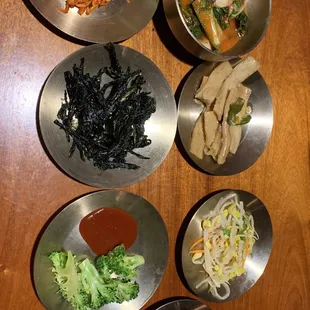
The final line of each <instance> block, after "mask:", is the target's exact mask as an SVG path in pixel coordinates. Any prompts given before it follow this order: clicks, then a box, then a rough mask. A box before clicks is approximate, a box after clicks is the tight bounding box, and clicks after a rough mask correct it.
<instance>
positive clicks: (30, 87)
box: [0, 0, 310, 310]
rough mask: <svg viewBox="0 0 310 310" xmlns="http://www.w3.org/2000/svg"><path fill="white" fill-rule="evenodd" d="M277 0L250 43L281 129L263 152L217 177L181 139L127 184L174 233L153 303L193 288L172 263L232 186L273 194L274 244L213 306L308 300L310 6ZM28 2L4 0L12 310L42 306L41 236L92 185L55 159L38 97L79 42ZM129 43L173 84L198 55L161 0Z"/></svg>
mask: <svg viewBox="0 0 310 310" xmlns="http://www.w3.org/2000/svg"><path fill="white" fill-rule="evenodd" d="M25 1H26V0H25ZM273 2H274V4H273V15H272V19H271V25H270V27H269V30H268V33H267V35H266V36H265V38H264V40H263V41H262V43H261V44H260V45H259V46H258V47H257V48H256V49H255V51H254V52H253V53H252V54H253V55H254V56H255V58H256V59H257V60H259V61H260V62H261V64H262V68H261V70H260V72H261V73H262V75H263V76H264V78H265V80H266V82H267V84H268V85H269V88H270V91H271V94H272V98H273V105H274V112H275V125H274V128H273V132H272V136H271V139H270V142H269V144H268V147H267V149H266V150H265V152H264V153H263V155H262V156H261V157H260V159H259V160H258V161H257V162H256V163H255V164H254V166H253V167H251V168H250V169H248V170H247V171H245V172H243V173H241V174H239V175H236V176H232V177H213V176H208V175H205V174H203V173H200V172H198V171H197V170H195V169H193V168H192V167H191V166H190V165H189V164H188V163H187V162H186V160H185V159H184V158H183V157H182V156H181V154H180V152H179V151H178V149H177V147H176V145H174V146H173V147H172V150H171V151H170V153H169V155H168V157H167V159H166V160H165V161H164V163H163V164H162V165H161V166H160V168H159V169H157V171H155V172H154V173H153V174H152V175H151V176H149V177H148V178H147V179H145V180H143V181H141V182H140V183H138V184H136V185H133V186H129V187H127V188H124V189H125V190H127V191H130V192H133V193H136V194H139V195H141V196H143V197H144V198H146V199H147V200H149V201H150V202H151V203H152V204H154V205H155V206H156V208H157V209H158V210H159V212H160V214H161V215H162V217H163V219H164V221H165V223H166V225H167V228H168V231H169V241H170V258H169V265H168V268H167V271H166V274H165V276H164V278H163V281H162V283H161V284H160V287H159V288H158V290H157V291H156V293H155V294H154V296H153V297H152V298H151V300H150V301H149V303H148V304H147V306H150V305H151V304H153V303H155V302H158V301H159V300H162V299H165V298H169V297H172V296H181V295H182V296H192V295H191V294H190V293H189V292H188V291H187V290H186V289H185V288H184V286H183V285H182V283H181V281H180V280H179V277H178V275H177V272H176V267H175V263H174V262H175V260H174V249H175V241H176V236H177V234H178V230H179V227H180V225H181V223H182V220H183V219H184V217H185V215H186V214H187V212H188V211H189V210H190V209H191V207H192V206H193V205H194V204H195V203H196V202H197V201H198V200H199V199H201V198H202V197H203V196H205V195H206V194H208V193H211V192H213V191H216V190H219V189H228V188H230V189H243V190H247V191H250V192H252V193H253V194H255V195H257V196H258V197H259V198H260V199H261V200H262V201H263V202H264V203H265V204H266V206H267V207H268V210H269V212H270V215H271V218H272V222H273V232H274V239H273V250H272V253H271V257H270V261H269V264H268V266H267V268H266V270H265V273H264V274H263V276H262V277H261V279H260V280H259V281H258V283H257V284H256V285H255V286H254V287H253V288H252V289H251V290H250V291H249V292H248V293H247V294H245V296H243V297H241V298H239V299H237V300H235V301H232V302H228V303H223V304H210V306H211V307H212V309H213V310H217V309H225V310H231V309H252V310H254V309H264V310H267V309H270V310H275V309H281V310H284V309H287V310H302V309H303V310H307V309H310V241H309V240H310V200H309V195H310V182H309V177H310V173H309V151H310V149H309V134H310V125H309V116H310V104H309V99H310V97H309V93H310V86H309V82H310V72H309V71H310V64H309V61H310V60H309V47H310V45H309V36H310V32H309V26H310V24H309V19H310V11H309V10H310V6H309V1H308V0H300V1H294V2H293V1H291V0H282V1H280V0H274V1H273ZM25 3H26V2H25ZM25 3H23V2H22V1H9V0H4V1H2V2H1V8H2V10H1V11H2V14H1V28H0V29H1V30H0V31H1V32H0V44H1V48H0V55H1V57H0V93H1V99H0V100H1V103H0V176H1V181H0V199H1V203H0V210H1V211H0V286H1V289H0V309H5V310H8V309H11V310H18V309H23V310H24V309H25V310H28V309H29V310H35V309H43V306H42V305H41V304H40V302H39V300H38V299H37V297H36V295H35V292H34V290H33V287H32V283H31V273H30V261H31V253H32V250H33V246H34V243H35V240H36V238H37V235H38V233H39V232H40V230H41V228H42V226H43V225H44V224H45V223H46V221H47V220H48V218H49V217H50V216H51V215H52V214H53V213H54V212H55V211H56V210H57V209H58V208H60V207H61V206H62V205H64V204H65V203H66V202H68V201H69V200H71V199H74V198H75V197H77V196H79V195H82V194H86V193H89V192H91V191H94V190H95V188H92V187H88V186H85V185H82V184H79V183H78V182H76V181H74V180H72V179H70V178H68V177H66V176H65V175H64V174H63V173H62V172H61V171H59V170H58V169H57V168H56V167H55V166H54V165H53V163H52V162H51V161H50V160H49V159H48V157H47V155H46V154H45V152H44V150H43V148H42V146H41V144H40V141H39V138H38V134H37V127H36V126H37V125H36V109H37V100H38V96H39V92H40V90H41V88H42V85H43V83H44V81H45V79H46V77H47V76H48V74H49V73H50V71H51V70H52V69H53V67H54V66H55V65H57V64H58V62H60V61H61V60H62V59H63V58H65V57H66V56H67V55H69V54H70V53H72V52H74V51H75V50H77V49H79V48H81V47H82V46H81V45H78V44H76V43H73V42H70V41H68V40H66V39H64V38H62V37H61V36H60V35H59V33H58V32H57V34H55V33H53V32H52V31H51V30H49V29H48V28H47V27H45V26H44V25H43V24H42V23H40V21H42V19H41V18H39V20H38V19H36V17H35V16H34V15H33V14H32V13H31V12H30V11H29V9H28V8H27V6H29V4H28V3H26V5H27V6H26V5H25ZM36 16H37V15H36ZM123 44H124V45H126V46H130V47H133V48H135V49H136V50H138V51H140V52H142V53H143V54H145V55H146V56H148V57H149V58H151V59H152V60H153V61H154V62H155V63H156V64H157V65H158V66H159V68H160V69H161V70H162V71H163V73H164V74H165V75H166V77H167V79H168V81H169V83H170V85H171V87H172V88H173V90H174V91H176V90H177V88H178V85H179V84H180V81H181V80H182V78H183V77H184V76H185V74H186V73H187V72H188V71H189V70H190V69H191V67H192V66H195V65H197V64H198V63H199V61H198V60H197V59H195V58H194V57H190V56H189V55H188V54H186V53H185V52H184V50H183V49H182V48H181V46H180V45H178V43H177V42H176V41H175V39H174V38H173V37H172V35H171V33H170V32H169V31H168V30H167V25H166V22H165V19H164V15H163V11H162V8H161V7H159V9H158V11H157V12H156V14H155V17H154V19H153V21H151V22H150V23H149V24H148V25H147V27H145V29H143V30H142V31H141V32H140V33H139V34H137V35H135V36H134V37H133V38H131V39H129V40H127V41H126V42H124V43H123Z"/></svg>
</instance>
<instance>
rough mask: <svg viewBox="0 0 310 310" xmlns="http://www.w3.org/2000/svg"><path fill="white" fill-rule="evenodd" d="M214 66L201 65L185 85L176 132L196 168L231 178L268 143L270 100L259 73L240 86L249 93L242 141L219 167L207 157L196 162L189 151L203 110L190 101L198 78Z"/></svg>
mask: <svg viewBox="0 0 310 310" xmlns="http://www.w3.org/2000/svg"><path fill="white" fill-rule="evenodd" d="M238 61H239V60H234V61H231V63H232V65H234V64H235V63H236V62H238ZM216 65H217V64H216V63H208V62H205V63H202V64H201V65H200V66H198V67H197V68H196V69H195V70H194V71H193V72H192V73H191V75H190V76H189V78H188V79H187V81H186V82H185V85H184V87H183V90H182V93H181V96H180V99H179V116H178V130H179V133H180V137H181V140H182V143H183V146H184V148H185V150H186V152H187V153H188V155H189V156H190V158H191V159H192V160H193V161H194V162H195V164H196V165H197V166H198V167H200V168H201V169H203V170H204V171H206V172H208V173H211V174H214V175H233V174H237V173H240V172H242V171H244V170H246V169H247V168H249V167H250V166H251V165H253V164H254V163H255V162H256V161H257V159H258V158H259V157H260V155H261V154H262V153H263V151H264V149H265V147H266V145H267V143H268V141H269V137H270V134H271V130H272V126H273V111H272V103H271V96H270V93H269V90H268V87H267V85H266V83H265V81H264V79H263V77H262V76H261V75H260V73H259V72H256V73H254V74H253V75H252V76H251V77H249V78H248V79H247V80H246V81H245V82H244V83H242V84H244V85H245V86H247V87H249V88H250V89H251V90H252V95H251V97H250V100H249V105H250V106H251V107H252V110H253V112H252V120H251V121H250V123H249V124H248V125H246V126H243V131H242V139H241V143H240V146H239V148H238V151H237V153H236V154H235V155H232V154H229V155H228V157H227V160H226V162H225V163H224V164H223V165H218V164H217V163H216V162H215V161H214V160H213V159H212V157H211V156H204V158H203V159H202V160H200V159H199V158H197V157H196V156H194V155H193V154H191V153H190V151H189V146H190V139H191V133H192V128H193V126H194V124H195V122H196V120H197V118H198V116H199V114H200V112H201V111H202V109H203V108H202V106H200V105H199V104H197V103H196V102H195V101H194V95H195V92H196V90H197V89H198V88H199V86H200V83H201V79H202V77H203V76H204V75H209V74H210V73H211V72H212V70H213V69H214V68H215V67H216Z"/></svg>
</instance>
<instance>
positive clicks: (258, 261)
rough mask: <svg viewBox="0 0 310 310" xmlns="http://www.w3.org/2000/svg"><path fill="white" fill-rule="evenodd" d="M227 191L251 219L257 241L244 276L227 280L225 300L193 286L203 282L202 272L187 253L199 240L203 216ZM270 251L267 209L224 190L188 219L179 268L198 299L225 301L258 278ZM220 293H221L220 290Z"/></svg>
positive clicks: (250, 198) (253, 199)
mask: <svg viewBox="0 0 310 310" xmlns="http://www.w3.org/2000/svg"><path fill="white" fill-rule="evenodd" d="M230 192H236V193H237V195H238V196H239V199H240V200H241V201H243V203H244V209H245V211H246V212H248V213H251V214H252V216H253V218H254V226H255V230H256V231H257V233H258V235H259V239H258V240H257V241H256V242H255V244H254V246H253V252H252V253H251V254H250V255H249V256H248V257H247V259H246V261H245V265H244V269H245V271H246V272H245V273H244V274H242V275H241V276H239V277H235V278H233V279H232V280H230V281H229V284H230V295H229V296H228V298H226V299H225V300H219V299H217V298H216V297H214V296H213V295H212V294H211V293H210V292H209V290H208V287H206V286H204V285H203V286H201V287H199V288H198V289H197V288H196V285H197V284H198V283H199V282H201V281H202V280H204V279H205V273H204V272H201V271H203V268H202V266H201V265H194V264H193V263H192V260H191V257H190V256H189V254H188V251H189V248H190V246H191V244H192V243H193V241H195V240H197V239H198V238H199V237H201V234H202V229H201V222H202V219H203V217H204V216H205V215H206V214H208V213H209V212H210V211H211V210H213V209H214V207H215V205H216V204H217V202H218V201H219V200H220V198H221V197H223V196H226V195H227V194H229V193H230ZM271 248H272V223H271V219H270V216H269V213H268V210H267V208H266V207H265V206H264V204H263V202H262V201H260V200H259V199H258V198H257V197H256V196H255V195H253V194H251V193H248V192H246V191H241V190H227V191H222V192H220V193H217V194H216V195H214V196H212V197H211V198H210V199H208V200H207V201H205V202H204V203H203V204H202V205H201V206H200V207H199V209H198V210H197V211H196V213H195V214H194V215H193V217H192V218H191V220H190V222H189V224H188V227H187V229H186V232H185V235H184V239H183V244H182V269H183V274H184V276H185V279H186V282H187V284H188V286H189V287H190V289H191V291H192V292H193V293H194V294H195V295H196V296H198V297H200V298H202V299H204V300H206V301H209V302H226V301H229V300H232V299H235V298H238V297H240V296H242V295H243V294H245V293H246V292H247V291H248V290H249V289H250V288H251V287H252V286H253V285H254V284H255V283H256V282H257V281H258V279H259V278H260V277H261V275H262V274H263V272H264V270H265V268H266V265H267V263H268V260H269V256H270V252H271ZM219 293H220V294H222V293H221V290H220V291H219Z"/></svg>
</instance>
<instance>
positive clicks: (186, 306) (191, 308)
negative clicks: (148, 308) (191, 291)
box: [157, 298, 210, 310]
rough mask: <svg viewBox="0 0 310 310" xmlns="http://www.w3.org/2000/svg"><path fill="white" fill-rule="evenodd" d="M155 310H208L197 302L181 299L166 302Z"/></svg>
mask: <svg viewBox="0 0 310 310" xmlns="http://www.w3.org/2000/svg"><path fill="white" fill-rule="evenodd" d="M157 310H210V308H209V307H207V306H206V305H203V304H202V303H201V302H199V301H198V300H194V299H190V298H183V299H178V300H174V301H171V302H168V303H167V304H165V305H163V306H161V307H159V308H157Z"/></svg>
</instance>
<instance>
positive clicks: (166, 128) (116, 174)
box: [39, 44, 177, 188]
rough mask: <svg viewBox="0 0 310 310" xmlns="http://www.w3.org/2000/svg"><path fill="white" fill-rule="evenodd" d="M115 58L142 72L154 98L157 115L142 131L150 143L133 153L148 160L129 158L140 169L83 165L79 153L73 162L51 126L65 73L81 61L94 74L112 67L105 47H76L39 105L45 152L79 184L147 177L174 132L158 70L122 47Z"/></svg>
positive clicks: (168, 93) (116, 183)
mask: <svg viewBox="0 0 310 310" xmlns="http://www.w3.org/2000/svg"><path fill="white" fill-rule="evenodd" d="M115 49H116V54H117V57H118V59H119V61H120V64H121V65H122V67H123V68H127V67H128V66H130V67H131V68H133V69H138V68H139V69H141V70H142V72H143V76H144V77H145V78H146V81H147V85H146V88H145V89H146V90H147V91H150V92H151V93H152V95H153V96H154V97H155V99H156V112H155V113H154V114H153V115H152V116H151V118H150V119H149V120H148V121H147V122H146V124H145V133H146V134H147V135H148V136H149V138H150V139H151V140H152V144H151V145H149V146H147V147H145V148H142V149H137V151H138V152H139V153H140V154H142V155H145V156H147V157H150V159H139V158H137V157H135V156H133V155H128V157H127V159H128V162H132V163H134V164H137V165H139V166H140V168H139V169H138V170H127V169H119V170H117V169H114V170H106V171H101V170H100V169H98V168H95V167H94V166H93V165H92V164H91V163H90V162H88V161H86V162H83V161H82V160H81V159H80V156H79V154H78V152H75V154H74V155H73V157H72V158H69V157H68V152H69V149H70V143H68V142H67V140H66V137H65V133H64V131H63V130H60V129H59V128H58V126H56V125H55V124H54V123H53V122H54V120H55V119H56V116H57V112H58V110H59V108H60V105H61V98H63V97H64V90H65V80H64V72H65V71H66V70H72V66H73V64H75V63H77V64H79V63H80V59H81V58H82V57H85V72H89V73H90V74H95V73H97V71H98V69H99V68H102V67H104V66H108V65H110V60H109V57H108V53H107V52H106V50H105V49H104V47H103V45H101V44H96V45H91V46H88V47H85V48H82V49H80V50H79V51H77V52H75V53H73V54H71V55H70V56H69V57H67V58H66V59H64V60H63V61H62V62H61V63H60V64H59V65H58V66H57V67H56V68H55V69H54V70H53V71H52V73H51V74H50V76H49V78H48V79H47V81H46V84H45V86H44V88H43V91H42V95H41V98H40V105H39V127H40V132H41V135H42V138H43V141H44V144H45V145H46V147H47V150H48V152H49V153H50V155H51V156H52V158H53V159H54V161H55V162H56V163H57V164H58V166H60V168H61V169H62V170H64V171H65V172H66V173H67V174H68V175H70V176H71V177H73V178H74V179H76V180H79V181H80V182H83V183H86V184H89V185H92V186H98V187H108V188H115V187H123V186H127V185H130V184H134V183H136V182H139V181H140V180H142V179H144V178H145V177H147V176H148V175H149V174H151V173H152V172H153V171H154V170H155V169H156V168H157V167H158V166H159V165H160V164H161V163H162V162H163V160H164V159H165V157H166V156H167V154H168V152H169V150H170V148H171V146H172V143H173V140H174V137H175V132H176V126H177V112H176V104H175V100H174V96H173V93H172V90H171V88H170V86H169V84H168V82H167V80H166V79H165V77H164V75H163V74H162V73H161V71H160V70H159V69H158V67H156V65H155V64H154V63H153V62H152V61H151V60H149V59H148V58H147V57H145V56H143V55H142V54H140V53H139V52H137V51H135V50H133V49H130V48H127V47H124V46H120V45H115Z"/></svg>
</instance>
